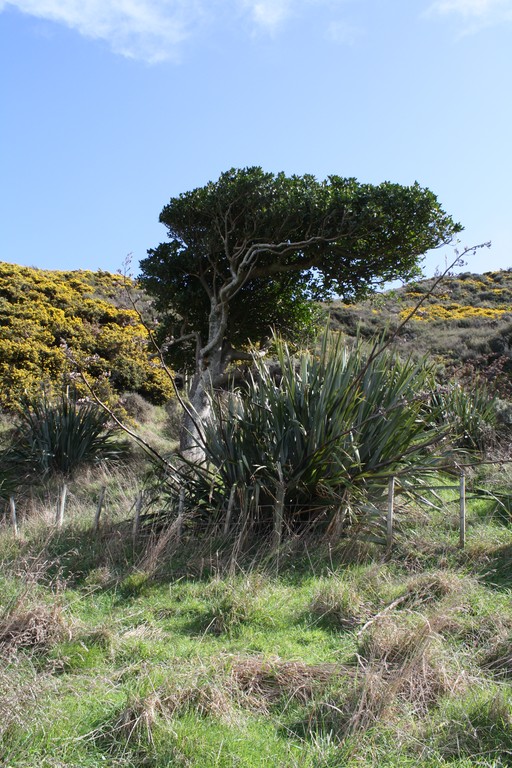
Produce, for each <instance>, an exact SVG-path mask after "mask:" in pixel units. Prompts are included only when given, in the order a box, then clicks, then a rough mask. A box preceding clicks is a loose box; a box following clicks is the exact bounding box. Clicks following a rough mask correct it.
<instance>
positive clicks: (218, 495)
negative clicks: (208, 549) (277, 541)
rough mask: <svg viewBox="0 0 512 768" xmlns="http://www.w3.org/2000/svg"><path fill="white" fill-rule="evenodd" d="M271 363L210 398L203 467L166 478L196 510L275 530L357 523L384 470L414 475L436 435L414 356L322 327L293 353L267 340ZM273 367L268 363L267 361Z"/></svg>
mask: <svg viewBox="0 0 512 768" xmlns="http://www.w3.org/2000/svg"><path fill="white" fill-rule="evenodd" d="M277 357H278V366H277V371H278V373H276V372H275V371H274V372H273V370H272V368H271V367H270V366H269V365H267V364H265V363H259V364H258V365H257V370H256V372H255V373H253V374H252V375H251V377H250V381H249V384H248V386H247V387H245V388H242V389H238V390H232V391H231V392H229V393H228V394H227V395H222V396H219V397H216V398H214V401H213V417H212V418H211V420H210V421H209V423H208V424H207V425H206V428H205V447H206V455H207V464H206V465H203V466H194V465H190V466H188V467H187V469H186V471H180V472H178V473H177V475H176V477H175V478H173V479H172V481H171V485H174V483H176V484H177V485H180V487H181V489H182V499H183V488H185V489H186V499H185V503H186V505H187V506H188V507H189V508H191V509H194V514H195V515H196V517H197V516H198V514H199V513H200V512H201V511H202V512H203V513H204V517H205V518H206V519H207V520H217V521H218V522H219V524H220V525H221V526H222V527H223V529H224V530H225V531H226V532H227V530H228V529H229V528H230V526H232V525H234V524H235V523H236V522H239V523H240V524H241V525H242V524H243V525H246V524H247V525H249V526H251V525H255V524H257V525H260V526H263V528H265V527H267V528H268V527H269V526H272V525H273V526H274V530H275V531H278V533H279V534H280V533H281V532H283V531H285V530H286V529H288V530H297V529H300V528H301V527H304V526H307V525H311V524H317V523H320V522H322V523H323V524H324V525H330V524H335V525H336V526H337V527H338V528H339V529H343V528H347V527H349V526H350V525H351V524H352V523H354V522H357V523H360V522H361V519H362V515H361V510H362V509H363V508H365V507H366V511H367V512H369V510H372V509H374V507H373V506H372V504H371V503H370V505H369V504H368V503H369V502H374V501H375V500H376V499H377V498H382V496H383V494H384V493H385V488H386V484H387V479H388V477H389V476H390V475H396V474H400V473H402V472H407V474H408V477H409V478H411V476H413V475H414V473H416V474H418V473H419V474H421V473H423V472H425V471H426V469H428V468H430V469H431V468H432V466H433V464H435V461H436V456H435V454H434V453H433V452H432V450H431V448H432V446H433V445H434V444H436V443H439V441H440V440H442V438H443V436H444V433H443V432H442V431H441V430H439V428H438V427H437V426H436V425H435V419H433V414H432V413H431V411H430V410H429V409H426V408H425V401H426V400H428V399H429V397H430V393H431V391H432V385H433V381H432V375H431V371H430V369H429V368H428V366H426V365H425V364H421V363H420V364H418V363H414V362H412V361H411V360H409V361H405V362H404V361H401V360H400V359H399V358H398V357H397V356H396V355H394V354H392V353H389V352H383V353H381V354H379V355H377V356H374V357H371V356H370V357H369V356H368V352H367V350H366V351H365V347H363V345H361V344H358V345H356V346H355V347H354V348H353V349H350V350H349V349H348V348H347V347H346V346H345V345H344V344H343V342H342V340H341V339H340V338H339V337H337V338H336V337H332V336H330V335H325V336H324V337H323V339H322V342H321V345H320V348H319V349H318V350H317V351H315V352H303V353H301V354H300V355H298V356H294V355H293V354H292V353H291V351H290V349H289V348H288V347H287V346H286V344H284V343H283V342H277ZM274 369H276V366H274Z"/></svg>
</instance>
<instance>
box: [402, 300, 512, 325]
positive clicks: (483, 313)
mask: <svg viewBox="0 0 512 768" xmlns="http://www.w3.org/2000/svg"><path fill="white" fill-rule="evenodd" d="M409 312H410V309H404V310H402V311H401V312H400V317H401V318H405V317H406V316H407V315H408V314H409ZM511 313H512V307H511V308H509V309H502V308H496V307H481V306H480V307H472V306H469V305H462V304H453V303H452V304H446V305H443V304H430V305H426V306H424V307H421V308H420V309H418V311H417V313H416V314H415V315H414V318H413V319H414V320H416V321H422V320H423V321H430V320H461V319H467V318H472V319H473V318H491V319H496V318H499V317H502V316H503V315H505V314H511Z"/></svg>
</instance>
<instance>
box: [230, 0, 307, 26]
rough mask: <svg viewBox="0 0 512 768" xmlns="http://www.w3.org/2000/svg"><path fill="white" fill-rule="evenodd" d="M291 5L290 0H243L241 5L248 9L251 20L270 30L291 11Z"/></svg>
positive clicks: (278, 24)
mask: <svg viewBox="0 0 512 768" xmlns="http://www.w3.org/2000/svg"><path fill="white" fill-rule="evenodd" d="M293 5H294V3H292V0H243V6H244V7H245V8H246V9H247V10H248V11H249V13H250V15H251V17H252V19H253V21H255V22H256V24H257V25H258V26H259V27H263V28H264V29H267V30H269V31H271V32H273V31H275V30H276V29H277V27H279V26H280V25H281V24H282V23H283V22H284V21H285V20H286V19H288V17H289V16H290V15H291V14H292V13H293ZM295 5H297V2H296V3H295Z"/></svg>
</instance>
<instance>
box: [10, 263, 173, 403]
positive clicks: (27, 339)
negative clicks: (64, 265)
mask: <svg viewBox="0 0 512 768" xmlns="http://www.w3.org/2000/svg"><path fill="white" fill-rule="evenodd" d="M127 284H130V281H127V279H126V278H125V277H123V276H121V275H114V274H110V273H109V272H103V271H98V272H90V271H86V270H79V271H49V270H40V269H35V268H31V267H20V266H16V265H13V264H6V263H0V326H1V332H0V382H1V387H0V405H1V406H3V407H4V408H5V407H7V408H9V407H15V406H16V404H17V403H18V402H19V400H20V398H21V397H23V395H24V394H29V395H30V394H33V393H35V392H37V391H38V390H40V388H41V385H44V386H45V387H50V386H56V387H58V388H61V387H63V386H66V385H67V384H69V383H70V381H71V380H72V374H73V368H74V366H73V365H70V363H69V361H68V358H67V356H66V351H65V349H64V346H65V345H68V346H69V347H70V348H71V349H72V350H73V354H74V355H75V356H76V357H77V358H79V359H80V364H81V367H82V368H83V369H84V370H85V371H86V372H87V375H88V376H89V377H90V379H91V380H94V381H96V382H100V383H101V391H102V393H103V395H104V396H107V397H108V396H109V395H110V394H111V393H114V392H121V391H124V390H130V391H136V392H139V393H141V394H142V395H144V396H145V397H147V398H148V399H149V400H152V401H153V402H162V401H164V400H165V399H167V398H168V397H169V396H170V391H171V385H170V382H169V381H168V378H167V377H166V376H165V375H164V374H163V373H162V371H161V370H160V368H159V366H158V365H157V364H156V363H155V361H154V360H153V359H152V357H154V354H153V353H152V350H151V349H150V347H149V345H148V332H147V330H146V328H145V326H144V325H143V324H142V323H141V320H140V318H139V315H138V314H137V312H136V311H134V309H133V307H132V304H131V302H130V299H129V296H128V294H127ZM130 290H131V291H132V292H133V293H134V295H135V296H136V297H137V298H138V299H139V300H140V301H141V306H143V307H145V308H147V305H148V302H147V299H145V298H144V297H143V296H142V294H140V292H137V291H136V290H135V287H134V286H133V285H132V284H130Z"/></svg>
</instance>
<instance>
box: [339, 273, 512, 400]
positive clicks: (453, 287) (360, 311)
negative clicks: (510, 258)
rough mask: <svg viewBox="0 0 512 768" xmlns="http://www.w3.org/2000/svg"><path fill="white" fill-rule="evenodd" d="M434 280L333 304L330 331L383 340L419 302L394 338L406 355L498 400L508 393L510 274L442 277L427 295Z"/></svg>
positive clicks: (511, 362) (511, 326)
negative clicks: (489, 388) (483, 386)
mask: <svg viewBox="0 0 512 768" xmlns="http://www.w3.org/2000/svg"><path fill="white" fill-rule="evenodd" d="M434 282H435V278H429V279H425V280H420V281H417V282H414V283H410V284H409V285H407V286H404V287H403V288H399V289H396V290H391V291H387V292H385V293H379V294H376V295H375V296H373V297H372V298H370V299H368V300H367V301H365V302H361V303H359V304H345V303H344V302H341V301H338V302H334V303H333V304H332V305H331V307H330V318H331V324H332V326H333V328H335V329H337V330H341V331H343V332H344V333H346V334H347V335H349V336H355V335H356V334H357V333H359V334H360V335H361V336H362V337H370V336H374V335H375V334H377V333H385V334H386V335H387V337H389V336H390V335H391V334H392V333H393V332H394V331H395V330H396V329H397V328H398V326H399V325H400V323H401V322H402V321H403V320H404V319H405V317H406V316H407V314H408V313H409V312H410V311H411V309H412V308H413V307H414V306H415V305H417V304H418V302H420V301H421V299H422V298H425V301H424V302H423V303H422V305H421V307H420V308H419V309H418V311H417V312H416V314H415V315H414V317H413V318H412V319H411V320H410V321H409V322H408V323H407V324H406V325H405V327H404V328H402V329H401V330H400V332H399V333H398V336H397V339H396V343H397V345H398V346H399V348H401V349H403V350H404V352H406V353H412V354H428V355H431V356H433V357H434V359H435V360H436V361H438V362H439V363H441V364H442V365H444V366H446V367H447V369H448V370H449V371H450V372H456V373H457V374H458V375H459V376H462V377H463V378H470V379H471V378H473V377H474V376H475V375H477V376H479V377H484V378H485V379H486V380H487V381H488V382H489V383H491V384H492V385H493V386H495V387H496V388H497V389H498V391H499V392H500V393H501V394H502V395H506V396H510V394H511V393H512V384H511V373H512V271H498V272H486V273H484V274H483V275H477V274H472V273H470V272H465V273H462V274H460V275H456V276H449V277H446V278H445V279H444V280H443V281H442V282H441V283H440V284H439V285H438V286H437V288H436V289H435V290H434V292H433V293H432V294H431V295H429V291H431V290H432V287H433V285H434Z"/></svg>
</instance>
